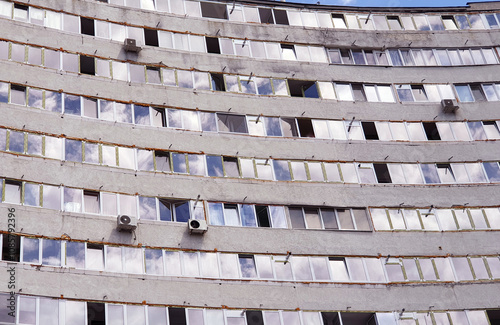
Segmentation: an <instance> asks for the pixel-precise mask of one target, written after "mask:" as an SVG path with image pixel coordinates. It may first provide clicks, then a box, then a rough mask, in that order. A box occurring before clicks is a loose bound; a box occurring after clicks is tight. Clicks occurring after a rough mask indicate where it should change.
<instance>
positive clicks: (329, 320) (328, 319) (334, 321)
mask: <svg viewBox="0 0 500 325" xmlns="http://www.w3.org/2000/svg"><path fill="white" fill-rule="evenodd" d="M321 318H323V324H324V325H340V317H339V313H333V312H322V313H321Z"/></svg>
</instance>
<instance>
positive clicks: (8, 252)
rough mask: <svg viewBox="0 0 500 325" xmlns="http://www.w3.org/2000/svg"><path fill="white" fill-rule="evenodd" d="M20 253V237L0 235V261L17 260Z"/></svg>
mask: <svg viewBox="0 0 500 325" xmlns="http://www.w3.org/2000/svg"><path fill="white" fill-rule="evenodd" d="M20 255H21V237H19V236H14V235H11V234H4V235H3V236H2V261H10V262H19V259H20Z"/></svg>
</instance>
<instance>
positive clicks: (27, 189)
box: [24, 183, 40, 206]
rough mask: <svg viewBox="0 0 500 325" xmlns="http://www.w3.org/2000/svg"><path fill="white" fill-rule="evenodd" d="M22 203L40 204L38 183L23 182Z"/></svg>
mask: <svg viewBox="0 0 500 325" xmlns="http://www.w3.org/2000/svg"><path fill="white" fill-rule="evenodd" d="M24 205H31V206H39V205H40V185H38V184H30V183H24Z"/></svg>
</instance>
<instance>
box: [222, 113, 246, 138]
mask: <svg viewBox="0 0 500 325" xmlns="http://www.w3.org/2000/svg"><path fill="white" fill-rule="evenodd" d="M217 121H218V126H219V131H221V132H236V133H248V130H247V124H246V119H245V116H244V115H231V114H220V113H218V114H217Z"/></svg>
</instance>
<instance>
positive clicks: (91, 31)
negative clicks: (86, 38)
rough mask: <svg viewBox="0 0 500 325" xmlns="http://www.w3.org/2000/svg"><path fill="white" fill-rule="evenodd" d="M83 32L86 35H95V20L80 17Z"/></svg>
mask: <svg viewBox="0 0 500 325" xmlns="http://www.w3.org/2000/svg"><path fill="white" fill-rule="evenodd" d="M80 26H81V33H82V34H84V35H90V36H95V26H94V20H93V19H90V18H85V17H80Z"/></svg>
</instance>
